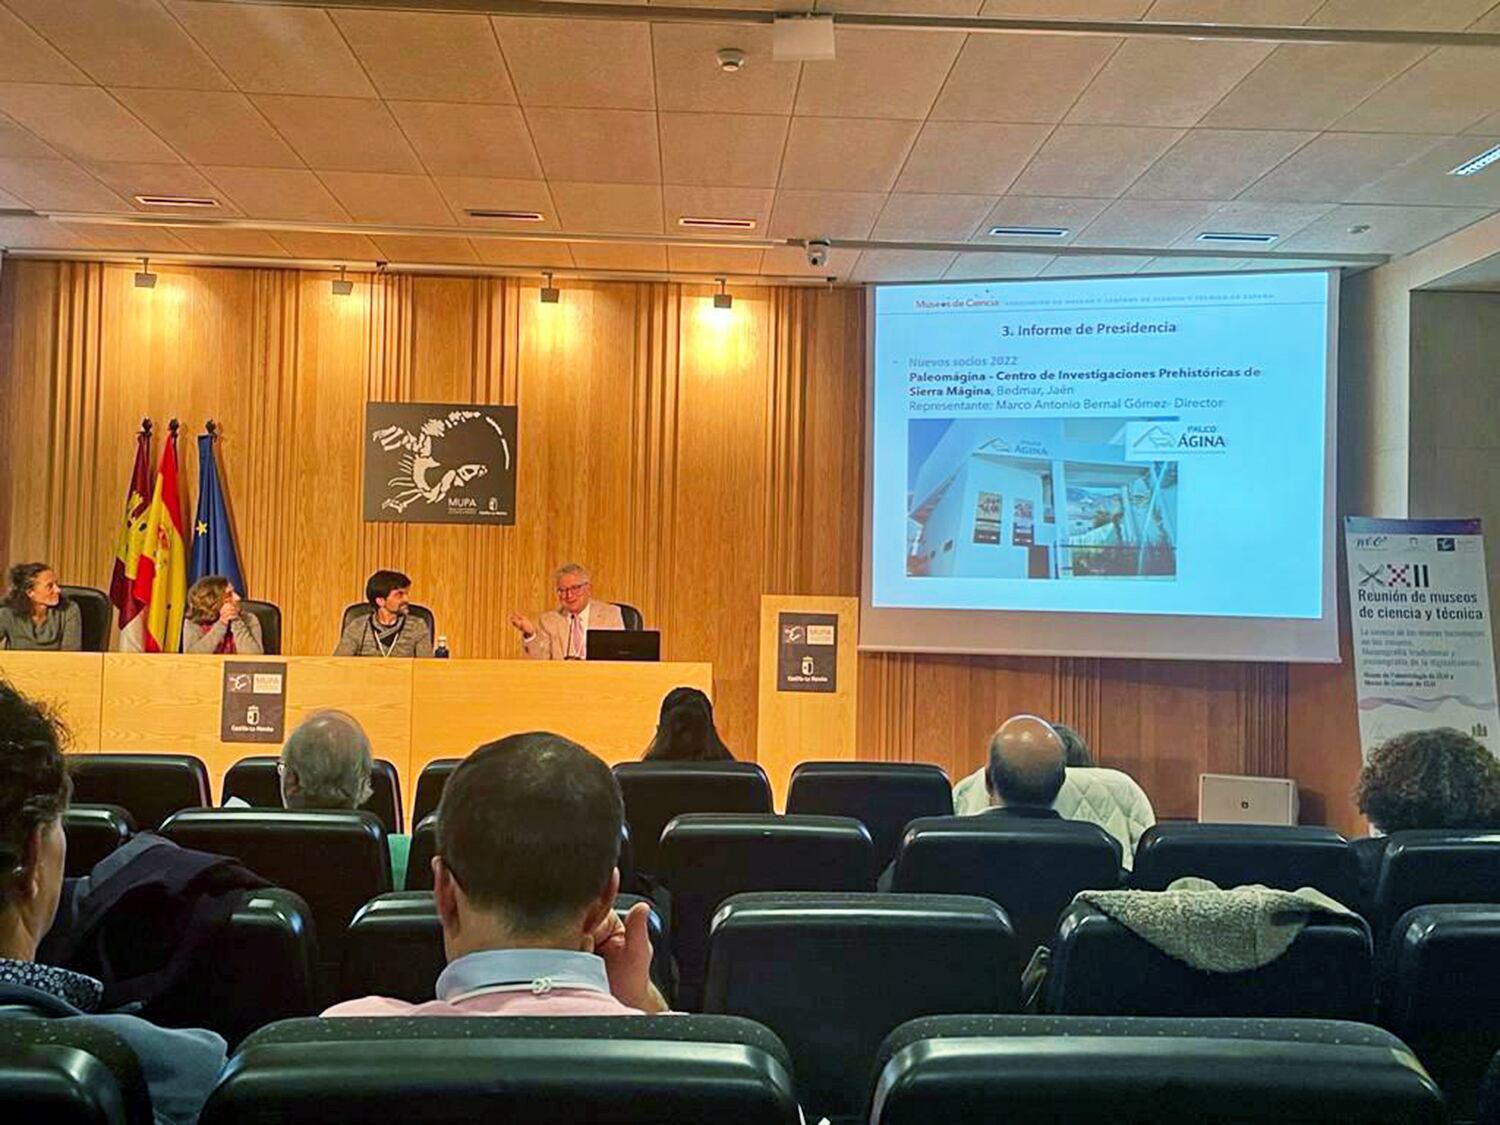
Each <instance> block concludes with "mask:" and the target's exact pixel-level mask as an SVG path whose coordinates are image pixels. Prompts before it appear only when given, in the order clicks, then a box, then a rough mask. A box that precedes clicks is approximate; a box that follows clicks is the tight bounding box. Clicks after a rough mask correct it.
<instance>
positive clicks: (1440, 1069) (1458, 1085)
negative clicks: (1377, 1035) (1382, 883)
mask: <svg viewBox="0 0 1500 1125" xmlns="http://www.w3.org/2000/svg"><path fill="white" fill-rule="evenodd" d="M1497 894H1500V891H1497ZM1497 965H1500V905H1495V904H1484V903H1444V904H1437V905H1428V906H1417V907H1413V908H1412V909H1411V910H1408V911H1407V912H1406V913H1405V914H1403V915H1402V916H1401V918H1400V919H1399V920H1398V921H1397V922H1396V924H1395V926H1394V928H1393V929H1392V931H1391V938H1390V948H1389V950H1388V951H1387V956H1386V958H1385V959H1384V961H1383V963H1382V974H1381V981H1380V1018H1381V1023H1382V1025H1384V1026H1385V1027H1388V1028H1390V1029H1391V1031H1393V1032H1395V1033H1396V1034H1397V1035H1399V1036H1400V1037H1401V1039H1402V1040H1403V1041H1404V1042H1405V1043H1407V1044H1408V1045H1409V1046H1410V1047H1411V1048H1412V1050H1413V1051H1415V1052H1416V1054H1417V1057H1418V1058H1419V1059H1421V1060H1422V1064H1423V1065H1424V1066H1425V1067H1427V1071H1428V1073H1430V1074H1431V1075H1432V1077H1433V1078H1434V1079H1435V1080H1436V1081H1437V1083H1438V1085H1439V1086H1441V1087H1442V1088H1443V1091H1444V1093H1446V1094H1447V1095H1448V1104H1449V1107H1450V1108H1451V1109H1452V1110H1453V1114H1454V1120H1456V1121H1457V1120H1464V1119H1466V1118H1467V1117H1468V1116H1469V1115H1470V1114H1471V1113H1472V1112H1473V1110H1474V1108H1475V1102H1476V1096H1477V1093H1478V1089H1479V1084H1480V1079H1481V1078H1482V1077H1483V1075H1484V1071H1485V1067H1486V1066H1487V1065H1488V1064H1489V1061H1490V1059H1491V1057H1492V1056H1493V1055H1494V1054H1495V1052H1496V1051H1497V1050H1500V972H1497V971H1496V966H1497Z"/></svg>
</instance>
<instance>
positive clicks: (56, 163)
mask: <svg viewBox="0 0 1500 1125" xmlns="http://www.w3.org/2000/svg"><path fill="white" fill-rule="evenodd" d="M0 188H3V189H4V190H5V191H6V192H8V193H9V194H11V195H14V196H16V197H17V198H20V199H23V200H25V201H26V203H27V205H28V206H31V207H35V208H38V209H39V210H44V211H128V210H129V209H130V208H129V207H128V206H127V205H126V203H125V201H124V200H123V199H121V198H120V197H119V196H118V195H116V194H115V193H114V192H112V191H110V190H109V188H107V187H105V186H104V185H103V184H101V183H100V182H99V181H98V180H96V179H94V177H93V176H90V175H89V174H88V173H87V172H85V171H84V170H83V169H82V168H80V167H78V165H76V164H74V163H73V162H72V161H70V160H36V159H32V158H29V157H22V158H17V159H9V160H0Z"/></svg>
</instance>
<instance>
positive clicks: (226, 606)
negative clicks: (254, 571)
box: [182, 574, 265, 656]
mask: <svg viewBox="0 0 1500 1125" xmlns="http://www.w3.org/2000/svg"><path fill="white" fill-rule="evenodd" d="M182 651H183V652H218V653H237V654H239V655H241V656H246V655H248V656H259V655H260V654H261V653H263V652H265V646H264V644H263V643H262V641H261V638H260V622H259V621H257V620H256V618H255V615H254V614H250V613H242V612H241V611H240V596H239V594H238V593H237V592H236V591H235V588H234V583H232V582H231V581H229V579H227V578H225V577H224V576H223V575H219V574H210V575H207V576H206V577H204V578H200V579H198V581H196V582H194V583H193V586H192V589H190V590H188V593H187V620H186V621H184V622H183V623H182Z"/></svg>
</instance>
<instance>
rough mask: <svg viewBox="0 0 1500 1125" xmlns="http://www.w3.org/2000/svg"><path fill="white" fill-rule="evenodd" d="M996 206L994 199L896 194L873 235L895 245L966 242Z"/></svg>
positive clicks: (983, 196)
mask: <svg viewBox="0 0 1500 1125" xmlns="http://www.w3.org/2000/svg"><path fill="white" fill-rule="evenodd" d="M994 203H995V197H994V196H993V195H903V194H895V195H892V196H891V197H890V198H888V199H887V200H886V202H885V209H884V210H883V211H881V212H880V217H879V218H878V219H876V220H875V229H874V230H873V231H872V232H871V235H872V237H874V238H879V239H890V240H891V241H894V242H967V241H968V240H969V238H970V236H971V235H973V234H974V232H975V230H976V228H977V227H978V226H979V224H980V222H982V221H983V219H984V217H985V215H987V214H989V211H990V208H991V207H993V206H994Z"/></svg>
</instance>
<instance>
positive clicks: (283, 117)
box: [253, 94, 422, 172]
mask: <svg viewBox="0 0 1500 1125" xmlns="http://www.w3.org/2000/svg"><path fill="white" fill-rule="evenodd" d="M253 100H254V102H255V106H256V108H257V109H259V110H260V111H261V112H262V113H263V114H265V115H266V117H267V118H268V119H269V120H270V122H271V124H272V125H273V126H275V128H276V130H277V131H278V132H279V133H280V134H281V135H282V136H283V137H285V138H286V140H287V142H288V143H289V144H290V145H291V146H292V148H294V149H295V150H296V151H297V155H298V156H300V157H301V158H302V159H303V160H304V161H305V162H306V163H307V165H308V167H310V168H313V169H315V170H317V171H324V170H327V171H336V172H420V171H421V170H422V164H421V162H420V161H419V160H418V159H417V154H416V153H415V152H413V151H412V148H411V145H409V144H408V143H407V142H406V138H405V137H404V136H402V134H401V129H400V128H399V127H398V126H397V124H396V121H395V119H394V118H393V117H391V112H390V110H389V109H387V108H386V105H385V103H384V102H382V101H376V100H374V99H371V98H305V97H296V96H291V95H284V94H257V95H256V96H255V98H254V99H253Z"/></svg>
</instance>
